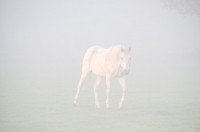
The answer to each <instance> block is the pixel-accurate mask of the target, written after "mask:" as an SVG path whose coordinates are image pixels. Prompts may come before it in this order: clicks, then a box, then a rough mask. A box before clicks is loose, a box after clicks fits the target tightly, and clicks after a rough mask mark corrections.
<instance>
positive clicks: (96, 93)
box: [94, 76, 102, 108]
mask: <svg viewBox="0 0 200 132" xmlns="http://www.w3.org/2000/svg"><path fill="white" fill-rule="evenodd" d="M101 80H102V78H101V77H100V76H97V79H96V82H95V84H94V97H95V104H96V106H97V108H101V106H100V104H99V97H98V88H99V84H100V83H101Z"/></svg>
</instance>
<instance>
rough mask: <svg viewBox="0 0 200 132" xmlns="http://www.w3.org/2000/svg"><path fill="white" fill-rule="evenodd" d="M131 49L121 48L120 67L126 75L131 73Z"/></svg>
mask: <svg viewBox="0 0 200 132" xmlns="http://www.w3.org/2000/svg"><path fill="white" fill-rule="evenodd" d="M130 52H131V48H130V47H129V48H128V49H125V48H123V47H122V48H121V53H120V65H121V67H122V69H123V71H124V72H125V74H126V75H128V74H129V71H130V64H131V54H130Z"/></svg>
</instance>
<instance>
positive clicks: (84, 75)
mask: <svg viewBox="0 0 200 132" xmlns="http://www.w3.org/2000/svg"><path fill="white" fill-rule="evenodd" d="M89 74H90V71H88V72H82V75H81V79H80V80H79V83H78V88H77V92H76V96H75V98H74V102H73V103H74V105H76V104H77V101H78V97H79V93H80V90H81V87H82V85H83V83H84V81H85V80H86V78H87V77H88V76H89Z"/></svg>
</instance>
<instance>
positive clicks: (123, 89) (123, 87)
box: [119, 77, 126, 109]
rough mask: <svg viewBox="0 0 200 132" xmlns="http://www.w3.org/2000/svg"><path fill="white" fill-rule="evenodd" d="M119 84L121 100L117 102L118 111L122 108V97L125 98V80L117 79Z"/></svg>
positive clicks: (122, 78)
mask: <svg viewBox="0 0 200 132" xmlns="http://www.w3.org/2000/svg"><path fill="white" fill-rule="evenodd" d="M119 83H120V85H121V86H122V98H121V100H120V102H119V109H121V108H122V107H123V103H124V96H125V91H126V85H125V78H124V77H121V78H119Z"/></svg>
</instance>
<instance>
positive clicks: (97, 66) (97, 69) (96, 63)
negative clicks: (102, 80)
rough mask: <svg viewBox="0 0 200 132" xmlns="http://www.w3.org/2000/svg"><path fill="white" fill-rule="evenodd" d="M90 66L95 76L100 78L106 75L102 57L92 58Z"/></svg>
mask: <svg viewBox="0 0 200 132" xmlns="http://www.w3.org/2000/svg"><path fill="white" fill-rule="evenodd" d="M90 65H91V70H92V72H93V73H94V74H95V75H98V76H102V77H103V76H105V75H106V67H105V59H104V57H103V56H95V57H93V58H92V61H91V64H90Z"/></svg>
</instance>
